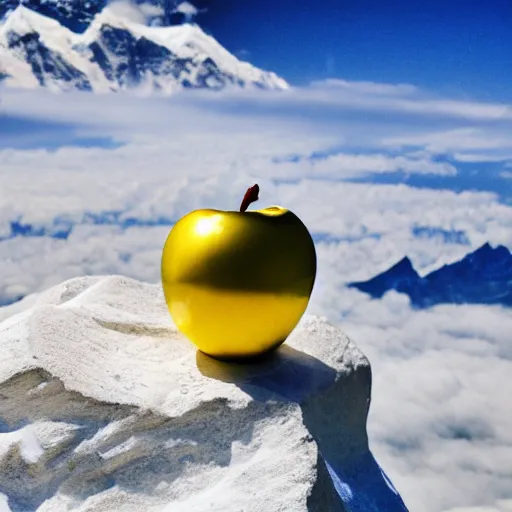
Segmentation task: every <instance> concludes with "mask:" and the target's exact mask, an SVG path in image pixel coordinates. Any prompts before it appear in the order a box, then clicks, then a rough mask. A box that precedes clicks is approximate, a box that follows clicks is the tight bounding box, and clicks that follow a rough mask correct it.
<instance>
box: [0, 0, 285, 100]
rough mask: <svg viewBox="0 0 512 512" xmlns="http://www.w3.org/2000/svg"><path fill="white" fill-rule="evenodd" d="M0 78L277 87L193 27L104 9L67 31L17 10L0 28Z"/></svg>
mask: <svg viewBox="0 0 512 512" xmlns="http://www.w3.org/2000/svg"><path fill="white" fill-rule="evenodd" d="M0 57H1V60H0V75H2V76H6V78H5V81H6V82H7V83H8V84H10V85H13V86H18V87H35V86H44V87H48V88H50V89H53V90H59V91H62V90H71V89H79V90H91V91H95V92H107V91H117V90H124V89H131V88H136V87H145V88H149V89H152V90H160V91H163V92H166V93H168V92H173V91H175V90H178V89H181V88H209V89H222V88H224V87H229V86H236V87H258V88H264V89H285V88H287V84H286V82H285V81H284V80H283V79H281V78H279V77H278V76H277V75H275V74H274V73H271V72H265V71H262V70H260V69H258V68H256V67H254V66H252V65H251V64H249V63H247V62H242V61H239V60H238V59H237V58H236V57H235V56H234V55H232V54H231V53H229V52H228V51H227V50H226V49H225V48H223V47H222V46H221V45H220V44H219V43H218V42H217V41H216V40H215V39H214V38H213V37H211V36H209V35H207V34H206V33H204V32H203V31H202V30H201V28H200V27H199V26H197V25H195V24H185V25H179V26H171V27H149V26H146V25H142V24H138V23H134V22H132V21H129V20H126V19H123V18H120V17H119V16H118V15H116V14H115V13H114V12H112V11H111V10H110V9H109V8H108V7H107V8H105V9H103V10H102V11H101V12H100V13H99V14H97V15H96V16H95V17H94V19H93V20H92V22H91V23H90V25H89V26H88V28H87V30H85V32H83V33H75V32H72V31H71V30H69V29H68V28H66V27H64V26H62V25H61V24H60V23H59V22H58V21H56V20H54V19H52V18H49V17H46V16H43V15H41V14H39V13H37V12H35V11H32V10H30V9H28V8H26V7H24V6H22V5H20V6H18V7H17V8H16V9H15V10H14V11H12V12H11V13H10V14H9V15H8V16H7V17H6V19H5V20H4V22H3V23H2V25H0Z"/></svg>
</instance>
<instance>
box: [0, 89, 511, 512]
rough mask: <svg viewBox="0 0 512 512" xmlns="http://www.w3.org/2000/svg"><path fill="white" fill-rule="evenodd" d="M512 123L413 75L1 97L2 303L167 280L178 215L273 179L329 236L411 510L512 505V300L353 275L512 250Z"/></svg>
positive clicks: (314, 228)
mask: <svg viewBox="0 0 512 512" xmlns="http://www.w3.org/2000/svg"><path fill="white" fill-rule="evenodd" d="M511 130H512V111H511V109H510V108H509V106H507V105H502V104H488V103H479V102H476V101H468V100H467V99H456V98H455V99H453V98H442V97H437V96H436V95H435V94H433V93H431V92H428V91H422V90H419V89H417V88H416V87H414V86H411V85H408V84H399V85H390V84H377V83H370V82H346V81H339V80H337V81H329V82H324V83H316V84H312V85H311V86H309V87H307V88H302V89H291V90H290V91H286V92H277V93H262V92H249V91H239V92H226V93H221V94H210V93H206V92H196V93H185V94H182V95H179V96H175V97H172V98H158V97H141V96H140V95H139V96H135V95H129V94H117V95H100V96H93V95H89V94H83V93H71V94H66V95H56V94H50V93H45V92H42V91H20V90H10V89H5V88H4V89H0V304H6V303H9V302H12V301H13V300H15V299H16V298H18V297H21V296H25V295H27V294H30V293H33V292H38V291H42V290H44V289H46V288H48V287H49V286H52V285H54V284H57V283H59V282H61V281H63V280H65V279H68V278H71V277H75V276H78V275H83V274H124V275H128V276H131V277H135V278H137V279H141V280H144V281H150V282H158V280H159V278H160V274H159V272H160V255H161V249H162V246H163V243H164V241H165V238H166V236H167V234H168V232H169V230H170V228H171V226H172V224H173V223H174V222H175V221H176V220H178V219H179V218H180V217H181V216H183V215H184V214H186V213H187V212H189V211H191V210H193V209H196V208H219V209H237V208H238V206H239V204H240V201H241V198H242V197H243V194H244V192H245V190H246V189H247V187H248V186H250V185H252V184H253V183H258V184H259V185H260V189H261V192H260V201H259V202H258V203H256V206H259V207H263V206H266V205H271V204H281V205H283V206H286V207H288V208H290V209H291V210H293V211H294V212H295V213H297V214H298V215H299V216H300V217H301V218H302V220H303V221H304V222H305V223H306V225H307V226H308V228H309V229H310V231H311V233H312V234H313V236H314V238H315V241H316V247H317V253H318V260H319V271H318V278H317V282H316V284H315V290H314V293H313V296H312V300H311V304H310V307H309V312H310V313H314V314H319V315H322V316H326V317H327V318H328V319H329V320H330V321H332V322H333V323H335V324H337V325H339V326H340V327H341V328H342V329H344V330H345V331H346V332H347V333H348V334H349V335H350V336H351V337H352V338H353V339H354V340H355V341H356V343H357V344H358V345H359V346H360V347H361V349H362V350H363V351H364V352H365V353H366V354H367V355H368V357H369V358H370V361H371V363H372V368H373V379H374V387H373V398H372V405H371V411H370V418H369V434H370V443H371V448H372V450H373V452H374V454H375V456H376V458H377V460H378V461H379V462H380V463H381V464H382V466H383V468H384V469H385V470H386V472H387V473H388V474H389V476H390V477H391V479H392V481H393V483H394V484H395V485H396V487H397V488H398V489H399V491H400V493H401V494H402V496H403V498H404V500H405V502H406V504H407V505H408V507H409V508H410V510H414V511H417V512H437V511H439V512H440V511H451V512H452V511H453V512H454V511H457V512H460V511H464V512H468V511H471V512H477V511H479V512H484V511H485V512H491V511H492V512H496V511H499V512H503V511H509V510H512V408H510V407H509V403H510V400H509V398H507V397H508V394H507V393H508V391H509V390H510V389H512V334H511V333H512V313H511V311H510V310H507V309H505V308H501V307H497V306H478V305H471V306H470V305H467V306H465V305H464V306H453V305H442V306H437V307H434V308H431V309H428V310H423V311H417V310H414V309H412V308H411V306H410V304H409V300H408V298H407V297H406V296H404V295H400V294H397V293H394V292H391V293H388V294H387V295H386V296H385V297H384V298H383V299H382V300H370V299H369V298H368V297H367V296H366V295H364V294H362V293H360V292H358V291H357V290H354V289H347V288H346V286H345V284H346V283H347V282H349V281H357V280H365V279H368V278H370V277H372V276H374V275H375V274H377V273H379V272H381V271H383V270H386V269H387V268H389V267H390V266H391V265H392V264H394V263H396V262H397V261H398V260H400V259H401V258H402V257H403V256H405V255H408V256H409V257H410V258H411V260H412V262H413V264H414V266H415V267H416V269H417V270H418V271H419V272H420V273H426V272H429V271H431V270H433V269H435V268H437V267H439V266H441V265H443V264H446V263H449V262H453V261H455V260H458V259H460V258H461V257H463V256H464V255H465V254H467V253H468V252H470V251H472V250H474V249H476V248H478V247H479V246H480V245H482V244H483V243H484V242H487V241H488V242H490V243H491V244H492V245H496V244H502V245H505V246H507V247H508V248H509V249H512V229H511V228H512V206H511V204H512V180H511V179H510V178H511V176H512V174H511V172H510V167H511V162H512V139H511V138H510V136H509V134H510V133H511ZM453 234H455V235H456V236H451V235H453ZM8 310H9V311H10V312H12V311H15V306H14V307H13V306H11V307H10V308H8ZM4 311H7V310H4ZM2 316H5V314H4V315H2V310H1V309H0V319H1V318H2Z"/></svg>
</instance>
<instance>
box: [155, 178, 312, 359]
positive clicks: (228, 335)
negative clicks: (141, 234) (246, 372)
mask: <svg viewBox="0 0 512 512" xmlns="http://www.w3.org/2000/svg"><path fill="white" fill-rule="evenodd" d="M254 187H257V185H255V186H254ZM254 187H253V189H254ZM257 190H259V189H256V199H257ZM250 191H251V189H249V190H248V192H247V194H246V197H245V198H244V201H243V203H242V206H241V207H240V209H241V211H239V212H238V211H220V210H211V209H205V210H195V211H193V212H191V213H189V214H188V215H185V216H184V217H183V218H181V219H180V220H179V221H178V222H177V223H176V224H175V225H174V227H173V228H172V229H171V232H170V233H169V236H168V237H167V240H166V242H165V245H164V249H163V253H162V285H163V290H164V295H165V300H166V302H167V306H168V308H169V312H170V314H171V316H172V318H173V320H174V322H175V324H176V326H177V327H178V329H179V330H180V331H181V332H182V333H183V334H185V336H187V338H189V339H190V340H191V341H192V342H193V343H194V344H195V345H196V346H197V347H198V348H199V350H201V351H202V352H204V353H206V354H208V355H211V356H213V357H217V358H221V359H242V358H250V357H255V356H259V355H262V354H264V353H265V352H268V351H270V350H273V349H275V348H277V347H278V346H279V345H280V344H281V343H283V342H284V341H285V339H286V338H287V337H288V335H289V334H290V333H291V331H292V330H293V329H294V327H295V326H296V325H297V323H298V321H299V320H300V318H301V316H302V315H303V313H304V311H305V309H306V307H307V305H308V302H309V298H310V295H311V292H312V289H313V284H314V281H315V275H316V253H315V246H314V244H313V240H312V238H311V235H310V234H309V231H308V230H307V228H306V226H305V225H304V224H303V223H302V221H301V220H300V219H299V218H298V217H297V216H296V215H295V214H294V213H292V212H291V211H289V210H287V209H286V208H282V207H280V206H271V207H269V208H264V209H262V210H252V211H244V210H245V209H246V208H247V206H248V203H249V202H252V201H254V200H255V199H254V197H253V198H251V197H250V196H251V194H249V192H250ZM253 192H254V190H253ZM253 195H254V194H253Z"/></svg>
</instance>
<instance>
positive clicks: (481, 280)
mask: <svg viewBox="0 0 512 512" xmlns="http://www.w3.org/2000/svg"><path fill="white" fill-rule="evenodd" d="M348 287H350V288H356V289H358V290H360V291H362V292H364V293H367V294H368V295H370V296H371V297H373V298H381V297H382V296H383V295H384V294H385V293H386V292H388V291H390V290H395V291H398V292H400V293H405V294H406V295H408V296H409V298H410V299H411V304H412V305H413V306H414V307H416V308H426V307H430V306H434V305H436V304H446V303H451V304H499V305H503V306H507V307H512V253H511V252H510V251H509V250H508V249H507V248H506V247H505V246H503V245H498V246H497V247H495V248H493V247H492V246H491V245H490V244H489V243H488V242H487V243H485V244H483V245H482V246H481V247H479V248H478V249H476V250H475V251H473V252H471V253H469V254H466V256H464V257H463V258H462V259H461V260H459V261H456V262H453V263H450V264H447V265H443V266H442V267H440V268H438V269H436V270H434V271H432V272H430V273H428V274H426V275H425V276H420V275H419V274H418V272H417V271H416V270H415V269H414V267H413V265H412V262H411V261H410V259H409V258H408V257H404V258H402V259H401V260H400V261H399V262H398V263H396V264H395V265H393V266H391V267H390V268H389V269H388V270H386V271H384V272H382V273H380V274H378V275H376V276H374V277H373V278H371V279H369V280H367V281H358V282H351V283H348Z"/></svg>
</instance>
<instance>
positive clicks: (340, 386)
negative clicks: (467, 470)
mask: <svg viewBox="0 0 512 512" xmlns="http://www.w3.org/2000/svg"><path fill="white" fill-rule="evenodd" d="M0 315H1V316H0V319H1V322H0V347H1V350H0V468H1V470H0V509H1V507H2V506H3V507H4V509H6V508H5V507H9V508H7V510H9V509H12V510H13V511H18V510H23V511H34V510H37V511H39V512H49V511H51V512H59V511H69V510H74V511H95V512H103V511H118V512H122V511H137V512H140V511H142V510H144V511H173V512H174V511H176V512H180V511H183V512H199V511H205V512H206V511H223V512H242V511H244V512H261V511H268V512H277V511H286V512H295V511H297V512H298V511H315V512H331V511H332V512H336V511H339V512H342V511H350V512H352V511H364V512H372V511H379V512H383V511H386V512H393V511H403V510H406V508H405V506H404V505H403V503H402V501H401V499H400V497H399V495H398V494H397V492H396V491H395V489H394V488H393V486H392V485H391V483H390V482H389V480H388V479H387V477H386V476H385V475H384V473H383V472H382V470H381V469H380V467H379V466H378V464H377V463H376V461H375V459H374V458H373V456H372V455H371V453H370V451H369V448H368V439H367V434H366V418H367V413H368V408H369V405H370V391H371V371H370V365H369V362H368V360H367V359H366V358H365V357H364V355H363V354H362V353H361V352H360V351H359V349H358V348H357V347H356V346H355V345H354V343H353V342H352V341H351V340H350V339H348V338H347V337H346V336H345V335H344V334H343V333H342V332H340V331H339V330H338V329H336V328H334V327H333V326H331V325H329V324H328V323H326V322H325V321H324V320H322V319H319V318H316V317H305V318H304V319H303V320H302V321H301V323H300V325H299V326H298V327H297V328H296V329H295V331H294V332H293V333H292V335H291V336H290V337H289V339H288V340H287V341H286V343H285V344H284V345H282V347H281V348H280V349H279V350H278V351H277V352H276V353H275V354H273V355H272V356H271V357H269V358H267V359H265V360H262V361H260V362H253V363H245V364H233V363H225V362H220V361H217V360H214V359H212V358H209V357H208V356H205V355H203V354H202V353H200V352H198V351H197V350H196V349H195V348H194V346H193V345H192V344H191V343H190V342H188V341H187V340H186V339H185V338H184V337H183V336H182V335H181V334H179V333H178V332H177V330H176V328H175V327H174V326H173V324H172V321H171V319H170V315H169V314H168V312H167V308H166V305H165V302H164V298H163V294H162V291H161V287H160V286H159V285H152V284H145V283H140V282H137V281H134V280H131V279H129V278H124V277H117V276H111V277H82V278H76V279H73V280H70V281H67V282H65V283H63V284H61V285H58V286H56V287H54V288H51V289H50V290H48V291H46V292H44V293H41V294H38V295H33V296H29V297H27V298H26V299H23V300H22V301H21V302H19V303H17V304H15V305H13V306H8V307H5V308H0ZM4 509H2V510H4Z"/></svg>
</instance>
